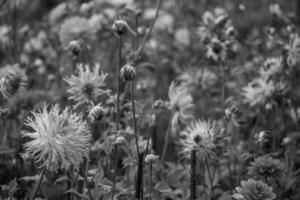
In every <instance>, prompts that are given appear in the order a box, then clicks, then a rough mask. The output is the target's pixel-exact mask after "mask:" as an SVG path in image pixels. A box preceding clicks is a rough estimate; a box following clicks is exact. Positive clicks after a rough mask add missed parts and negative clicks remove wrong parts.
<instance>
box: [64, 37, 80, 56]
mask: <svg viewBox="0 0 300 200" xmlns="http://www.w3.org/2000/svg"><path fill="white" fill-rule="evenodd" d="M82 43H83V41H82V40H72V41H70V42H69V44H68V47H67V49H68V50H69V52H70V53H71V55H72V56H73V57H77V56H78V55H79V54H80V53H81V52H82V49H83V46H82V45H83V44H82Z"/></svg>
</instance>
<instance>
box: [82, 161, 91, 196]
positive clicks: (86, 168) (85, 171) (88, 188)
mask: <svg viewBox="0 0 300 200" xmlns="http://www.w3.org/2000/svg"><path fill="white" fill-rule="evenodd" d="M85 162H86V163H85V170H84V172H83V178H84V181H85V184H86V188H87V190H88V193H89V197H90V200H93V195H92V192H91V188H90V186H89V183H88V180H87V175H86V174H87V170H88V164H89V162H88V160H87V159H85Z"/></svg>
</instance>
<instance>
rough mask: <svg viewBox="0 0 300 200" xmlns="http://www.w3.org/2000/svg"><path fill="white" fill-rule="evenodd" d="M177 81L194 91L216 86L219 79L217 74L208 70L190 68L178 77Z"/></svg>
mask: <svg viewBox="0 0 300 200" xmlns="http://www.w3.org/2000/svg"><path fill="white" fill-rule="evenodd" d="M177 80H178V81H180V82H181V83H182V84H183V85H185V86H186V87H187V88H191V89H192V90H194V89H196V88H197V87H199V86H200V87H201V88H203V89H209V88H210V87H211V86H213V85H214V84H216V82H217V80H218V77H217V76H216V74H215V73H213V72H212V71H210V70H208V69H206V68H204V69H193V68H188V69H186V70H185V71H183V72H182V73H181V74H180V75H179V76H178V77H177Z"/></svg>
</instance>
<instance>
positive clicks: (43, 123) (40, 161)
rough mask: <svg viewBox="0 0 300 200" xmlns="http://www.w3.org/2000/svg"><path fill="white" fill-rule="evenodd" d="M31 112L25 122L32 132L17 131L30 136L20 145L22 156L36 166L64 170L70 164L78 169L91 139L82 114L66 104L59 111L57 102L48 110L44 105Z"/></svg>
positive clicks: (86, 155)
mask: <svg viewBox="0 0 300 200" xmlns="http://www.w3.org/2000/svg"><path fill="white" fill-rule="evenodd" d="M32 114H33V117H30V118H28V119H27V121H26V123H25V124H26V125H27V126H28V127H30V128H31V129H32V132H30V131H22V133H21V134H22V136H23V137H29V138H31V139H32V140H31V141H29V142H27V143H26V144H25V145H24V148H25V152H26V153H25V155H27V156H28V157H29V158H32V159H33V160H34V162H35V163H36V164H37V165H38V166H39V167H40V168H46V169H47V170H49V171H52V172H55V171H57V170H68V169H69V168H70V167H71V166H74V167H75V168H76V169H78V168H79V165H80V163H81V162H82V161H83V158H87V157H88V153H89V148H90V140H91V136H90V132H89V129H88V125H87V123H86V122H85V121H84V120H83V119H82V115H81V114H76V113H73V112H72V111H71V110H70V108H68V107H66V108H65V109H64V110H61V109H60V107H59V105H58V104H55V105H54V106H52V107H50V109H49V110H48V106H47V105H46V104H45V105H44V106H43V108H42V109H41V111H40V112H32Z"/></svg>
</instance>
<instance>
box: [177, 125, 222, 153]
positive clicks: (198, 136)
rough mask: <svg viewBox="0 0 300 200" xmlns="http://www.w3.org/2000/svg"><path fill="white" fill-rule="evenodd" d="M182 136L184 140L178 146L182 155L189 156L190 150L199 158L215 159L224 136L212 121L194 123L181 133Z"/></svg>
mask: <svg viewBox="0 0 300 200" xmlns="http://www.w3.org/2000/svg"><path fill="white" fill-rule="evenodd" d="M182 135H183V137H184V138H183V139H181V143H180V144H181V146H182V153H183V155H189V154H190V152H191V151H192V150H196V153H197V156H198V157H200V158H207V157H213V158H216V157H217V155H218V152H219V151H220V150H221V149H222V140H223V138H224V136H223V134H222V133H221V130H220V129H219V127H218V126H217V124H216V123H215V122H214V121H211V120H198V121H195V122H193V123H191V125H190V126H188V127H187V128H186V129H185V130H184V131H182Z"/></svg>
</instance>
